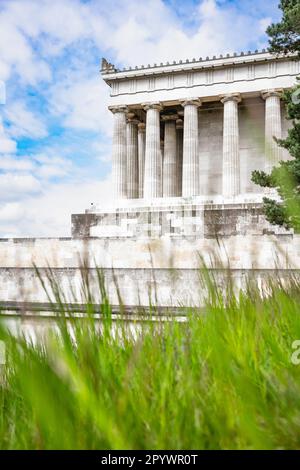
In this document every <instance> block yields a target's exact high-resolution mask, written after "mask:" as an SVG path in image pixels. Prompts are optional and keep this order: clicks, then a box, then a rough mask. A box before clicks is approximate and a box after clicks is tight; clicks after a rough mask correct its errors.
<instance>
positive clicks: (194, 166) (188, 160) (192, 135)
mask: <svg viewBox="0 0 300 470" xmlns="http://www.w3.org/2000/svg"><path fill="white" fill-rule="evenodd" d="M181 104H182V106H183V107H184V125H183V166H182V196H183V197H188V196H198V195H199V193H200V180H199V176H200V175H199V150H198V107H199V106H201V101H200V100H198V99H186V100H183V101H182V102H181Z"/></svg>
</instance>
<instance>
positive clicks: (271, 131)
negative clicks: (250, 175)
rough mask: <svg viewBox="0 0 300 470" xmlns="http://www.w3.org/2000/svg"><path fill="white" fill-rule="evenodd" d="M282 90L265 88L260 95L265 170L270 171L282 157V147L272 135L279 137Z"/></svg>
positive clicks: (280, 134)
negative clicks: (263, 127)
mask: <svg viewBox="0 0 300 470" xmlns="http://www.w3.org/2000/svg"><path fill="white" fill-rule="evenodd" d="M281 96H282V90H266V91H263V92H262V97H263V99H264V100H265V101H266V105H265V171H266V172H271V170H272V167H273V166H274V165H276V164H278V163H279V162H280V160H281V159H282V148H281V147H279V145H278V144H277V142H276V141H275V140H274V137H276V138H278V139H281V137H282V128H281V101H280V98H281Z"/></svg>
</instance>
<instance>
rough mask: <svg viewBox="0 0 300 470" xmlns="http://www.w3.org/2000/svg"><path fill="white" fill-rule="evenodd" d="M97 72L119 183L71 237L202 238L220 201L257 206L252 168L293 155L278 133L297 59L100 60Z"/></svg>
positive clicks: (262, 55)
mask: <svg viewBox="0 0 300 470" xmlns="http://www.w3.org/2000/svg"><path fill="white" fill-rule="evenodd" d="M101 72H102V77H103V79H104V81H105V82H106V83H107V85H108V86H109V87H110V91H111V92H110V106H109V111H110V112H112V113H113V119H114V130H113V146H112V178H113V188H112V194H111V195H108V200H109V203H107V201H105V202H104V203H102V204H93V206H92V207H91V208H90V209H88V210H87V211H86V214H85V215H84V216H83V215H77V216H76V215H74V216H73V234H74V235H75V236H76V235H80V234H81V235H85V236H87V235H96V236H99V235H106V236H109V235H112V236H116V235H119V236H122V235H123V236H129V235H130V234H132V235H138V234H141V235H152V236H162V235H165V234H170V235H171V234H177V235H178V234H182V235H193V234H198V235H200V232H201V233H203V230H204V232H205V230H206V229H208V228H209V227H206V225H207V224H205V219H207V221H208V225H210V228H211V227H212V219H213V214H217V212H216V211H217V210H220V209H221V208H222V207H223V206H224V205H225V206H227V207H228V208H231V209H232V210H231V212H230V215H234V214H235V215H236V216H239V215H240V214H241V212H240V211H241V210H243V211H244V210H245V209H246V206H245V204H246V205H247V208H248V209H251V210H252V209H257V210H259V208H260V207H261V201H262V196H263V191H262V189H261V188H260V187H258V186H256V185H255V184H254V183H253V182H252V181H251V174H252V171H253V170H266V171H270V169H271V168H272V166H274V165H275V164H276V163H278V162H279V161H280V160H282V159H287V158H289V156H288V154H287V153H286V152H284V151H283V150H282V149H281V148H280V147H279V146H278V145H277V143H276V142H275V140H274V137H276V138H281V137H284V136H285V135H286V132H287V129H288V125H289V123H288V121H287V120H286V119H285V109H284V106H283V103H282V100H281V97H282V93H283V91H284V90H286V89H289V88H291V87H292V86H293V85H294V84H295V81H296V76H297V74H299V72H300V66H299V61H297V60H295V58H293V57H282V56H279V57H276V56H274V55H271V54H270V53H268V52H266V51H265V50H263V51H261V52H257V51H256V52H254V53H251V52H248V53H246V54H245V53H242V54H240V55H237V54H234V55H232V56H231V55H227V56H225V57H223V56H220V57H212V58H208V57H207V58H206V59H202V58H200V59H197V60H196V59H192V60H186V61H179V62H173V63H168V62H167V63H166V64H162V63H161V64H154V65H152V66H151V65H147V66H143V65H142V66H140V67H135V68H134V69H132V68H129V69H123V70H119V69H117V68H116V67H115V66H114V65H112V64H110V63H108V62H107V61H106V60H105V59H103V60H102V70H101ZM112 201H114V202H112ZM109 207H110V209H109ZM234 209H235V212H232V211H233V210H234ZM212 211H214V212H212ZM224 214H225V213H223V215H224ZM248 214H251V211H250V213H249V212H248ZM227 215H229V213H228V212H227ZM256 215H257V212H256V213H255V216H256ZM223 218H224V217H223ZM224 222H225V225H226V221H225V220H224ZM217 231H218V230H217Z"/></svg>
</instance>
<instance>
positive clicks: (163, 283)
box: [0, 235, 300, 305]
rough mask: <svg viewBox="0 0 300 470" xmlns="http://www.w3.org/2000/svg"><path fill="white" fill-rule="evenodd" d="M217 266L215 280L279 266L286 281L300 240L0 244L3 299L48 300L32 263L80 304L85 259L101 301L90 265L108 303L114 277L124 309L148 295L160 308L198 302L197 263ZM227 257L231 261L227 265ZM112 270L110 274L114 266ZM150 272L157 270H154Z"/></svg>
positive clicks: (240, 278) (260, 274)
mask: <svg viewBox="0 0 300 470" xmlns="http://www.w3.org/2000/svg"><path fill="white" fill-rule="evenodd" d="M201 259H203V261H204V262H205V263H206V264H207V266H208V267H214V272H215V273H217V277H218V279H219V282H220V283H222V282H223V280H224V276H226V275H227V274H226V268H227V267H230V269H231V273H232V275H233V277H234V279H235V282H236V285H237V286H241V285H242V284H243V283H244V281H245V279H246V277H247V276H248V275H250V276H252V277H253V276H254V277H256V278H257V279H258V281H259V282H261V281H262V280H263V279H265V278H266V277H268V276H270V275H271V276H274V270H276V269H279V271H278V272H279V274H280V276H281V277H283V278H288V277H289V276H290V274H291V273H293V272H295V273H298V271H299V272H300V236H298V235H297V236H293V235H263V236H262V235H259V236H255V235H252V236H251V235H247V236H242V235H237V236H229V237H223V238H222V239H219V240H216V239H212V238H201V239H198V240H195V239H190V238H188V237H187V238H184V237H182V238H178V239H176V238H174V239H172V238H169V237H165V238H163V237H161V238H160V239H151V238H148V239H146V238H145V239H134V238H129V239H126V240H125V239H124V238H91V239H77V240H74V239H71V238H68V239H66V238H64V239H2V240H1V241H0V266H1V268H0V301H16V300H27V301H36V302H37V301H40V302H45V301H47V297H46V296H45V293H44V292H43V289H42V286H41V284H40V281H39V279H38V277H37V274H36V272H35V270H34V269H33V263H34V264H35V265H36V266H37V268H39V269H40V270H41V275H42V277H43V278H44V279H46V272H45V270H44V269H45V268H46V267H47V266H51V269H52V270H53V274H54V276H55V278H56V279H57V280H58V282H59V285H60V287H61V288H62V289H63V291H64V293H65V294H66V296H67V300H68V301H72V300H74V299H73V298H72V295H71V288H72V289H73V290H74V291H75V293H76V297H77V299H76V300H77V301H81V300H82V298H81V297H80V296H81V293H80V290H81V282H82V277H81V269H80V266H81V265H82V262H83V260H84V261H85V263H86V265H87V266H89V274H90V276H91V283H92V289H93V290H94V294H95V297H96V298H99V288H98V285H97V281H96V278H97V272H96V270H95V269H94V268H95V266H98V267H101V268H103V272H104V275H105V278H106V284H107V287H108V291H109V294H110V298H111V301H112V303H114V304H117V301H118V299H117V293H116V287H115V280H116V281H117V284H118V285H119V287H120V290H121V294H122V297H123V301H124V303H125V304H127V305H136V304H138V303H139V302H141V303H142V304H144V305H148V303H149V293H150V291H151V295H152V298H153V299H154V298H155V290H156V293H157V297H158V302H159V303H160V304H161V305H183V304H185V305H187V304H189V305H190V304H198V305H199V304H201V302H202V300H201V299H202V297H203V292H202V291H201V289H200V284H199V266H200V265H201V263H202V261H201ZM228 260H229V261H228ZM112 268H114V270H113V269H112ZM152 268H154V269H152Z"/></svg>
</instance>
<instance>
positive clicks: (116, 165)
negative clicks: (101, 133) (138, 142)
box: [109, 106, 127, 199]
mask: <svg viewBox="0 0 300 470" xmlns="http://www.w3.org/2000/svg"><path fill="white" fill-rule="evenodd" d="M109 109H110V111H111V112H112V113H113V115H114V128H113V143H112V181H113V197H114V199H125V198H126V197H127V184H126V180H127V158H126V153H127V149H126V140H127V139H126V112H127V107H126V106H111V107H109Z"/></svg>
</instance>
